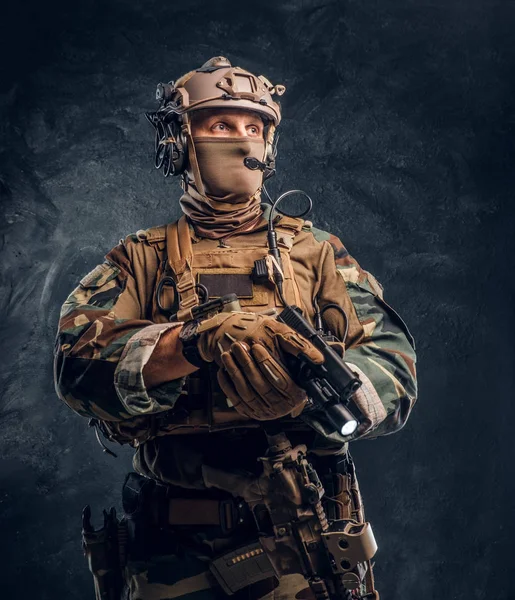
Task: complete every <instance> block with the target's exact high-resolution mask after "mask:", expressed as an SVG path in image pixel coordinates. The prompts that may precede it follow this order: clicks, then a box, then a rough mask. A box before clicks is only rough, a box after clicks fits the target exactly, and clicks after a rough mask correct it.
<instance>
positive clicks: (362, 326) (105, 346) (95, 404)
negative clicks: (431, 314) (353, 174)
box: [55, 220, 416, 448]
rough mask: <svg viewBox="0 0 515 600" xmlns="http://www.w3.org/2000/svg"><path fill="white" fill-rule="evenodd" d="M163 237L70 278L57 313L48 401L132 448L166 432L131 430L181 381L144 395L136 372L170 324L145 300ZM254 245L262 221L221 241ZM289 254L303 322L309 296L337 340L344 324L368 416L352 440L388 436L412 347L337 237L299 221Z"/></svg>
mask: <svg viewBox="0 0 515 600" xmlns="http://www.w3.org/2000/svg"><path fill="white" fill-rule="evenodd" d="M164 231H165V227H155V228H151V229H149V230H146V231H139V232H138V234H136V235H129V236H128V237H127V238H125V239H124V240H121V241H120V243H119V245H117V246H116V247H115V248H113V249H112V250H111V251H110V252H109V253H108V254H107V255H106V257H105V261H104V262H103V263H101V264H100V265H98V266H97V267H96V268H95V269H93V271H92V272H91V273H89V274H87V275H86V276H85V277H84V278H83V279H82V280H81V281H80V283H79V285H78V287H76V288H75V289H74V290H73V291H72V292H71V294H70V295H69V297H68V298H67V299H66V301H65V302H64V305H63V307H62V310H61V315H60V321H59V329H58V334H57V338H56V344H55V385H56V390H57V394H58V396H59V397H60V398H61V399H62V400H63V401H64V402H65V403H66V404H67V405H68V406H69V407H71V408H72V409H73V410H74V411H75V412H77V413H78V414H79V415H82V416H84V417H95V418H97V419H99V420H101V421H103V422H105V423H106V424H108V425H110V426H112V428H114V429H116V431H117V432H118V433H120V434H121V437H122V438H123V437H124V436H125V438H126V439H125V441H128V442H132V441H134V442H135V443H134V444H133V445H136V446H139V445H141V444H142V443H143V442H148V441H150V440H151V439H152V438H154V437H156V436H159V435H166V434H167V430H165V429H164V430H163V431H157V432H156V431H155V423H154V426H153V431H152V432H151V433H149V432H150V429H151V427H150V426H149V425H147V426H146V428H147V434H146V435H145V436H143V437H142V436H141V435H140V434H139V433H138V432H139V431H140V429H141V423H142V419H145V418H146V419H147V421H148V419H149V418H150V417H152V416H153V415H159V414H162V413H164V412H167V411H168V412H169V411H170V409H172V408H173V407H174V405H175V403H176V401H177V399H178V398H179V396H180V394H181V390H182V389H183V386H184V383H185V381H184V379H176V380H171V381H169V382H167V383H166V384H163V385H160V386H157V387H155V388H153V389H147V387H146V386H145V382H144V379H143V375H142V371H143V367H144V365H145V364H146V363H147V361H148V360H151V357H152V352H153V349H154V348H155V346H156V344H157V343H158V341H159V338H160V336H161V335H162V333H163V331H166V330H167V329H169V328H170V327H176V326H177V324H173V323H169V322H168V320H167V318H166V317H165V316H164V315H162V314H160V312H159V310H158V308H157V306H156V301H155V289H156V285H157V280H158V274H159V273H160V272H162V271H160V270H161V269H162V265H163V260H164V259H165V258H166V254H165V251H166V244H165V241H164V239H165V236H164ZM192 237H193V242H194V245H195V242H197V243H198V242H200V245H202V243H204V240H199V239H198V238H195V235H194V233H193V230H192ZM209 242H210V243H211V242H212V243H215V242H214V241H211V240H210V241H209ZM257 242H259V243H260V244H262V245H263V246H265V245H266V222H265V221H264V220H263V222H262V224H261V226H258V227H257V228H256V229H255V230H253V231H252V232H249V233H245V234H241V235H235V236H232V237H231V238H230V245H231V248H233V249H234V251H235V252H237V251H240V250H241V251H243V250H244V249H245V248H246V247H248V246H249V245H252V244H254V245H255V244H256V243H257ZM205 243H207V240H206V241H205ZM289 255H290V258H291V265H292V267H293V271H294V275H295V278H296V280H297V282H298V288H299V289H300V291H301V295H302V302H303V304H304V307H305V308H306V309H307V314H308V316H309V317H310V318H312V317H313V314H314V309H313V298H314V297H315V296H316V297H317V298H318V302H319V304H320V305H321V306H323V305H324V304H327V303H330V302H331V303H337V304H338V305H340V306H341V307H342V308H343V309H344V310H345V313H346V314H347V317H348V324H347V325H346V324H345V322H344V319H343V318H339V317H337V316H335V315H338V314H339V313H337V311H327V314H330V315H332V320H331V318H329V317H328V319H327V320H328V321H329V322H328V323H327V324H328V325H329V326H330V329H331V330H332V331H333V333H336V334H337V335H338V336H339V337H340V338H341V337H343V335H344V334H345V329H346V327H347V337H346V354H345V360H346V362H348V363H350V364H351V365H352V368H353V369H354V370H356V371H357V372H358V373H359V375H360V377H361V379H362V380H363V381H364V385H363V394H364V396H363V398H362V402H364V403H365V405H366V404H368V405H369V406H370V407H371V409H370V411H371V412H372V413H374V414H373V415H372V417H371V423H370V426H369V427H368V429H366V430H363V431H362V432H361V434H362V435H366V436H368V437H375V436H378V435H384V434H388V433H392V432H395V431H397V430H398V429H400V428H401V427H402V426H403V425H404V423H405V422H406V419H407V418H408V416H409V413H410V411H411V408H412V406H413V404H414V402H415V398H416V374H415V352H414V344H413V340H412V337H411V335H410V333H409V331H408V330H407V328H406V326H405V325H404V323H403V321H402V320H401V319H400V317H399V316H398V315H397V313H395V311H394V310H393V309H392V308H391V307H390V306H389V305H388V304H387V303H386V302H385V301H384V299H383V291H382V288H381V286H380V285H379V284H378V283H377V281H376V279H375V278H374V277H373V276H372V275H371V274H370V273H368V272H367V271H365V270H363V269H362V268H361V267H360V265H359V264H358V263H357V261H356V260H355V259H354V258H352V256H350V254H349V253H348V252H347V250H346V249H345V247H344V246H343V244H342V243H341V241H340V240H339V239H338V238H337V237H335V236H333V235H331V234H328V233H326V232H324V231H321V230H319V229H316V228H314V227H312V226H311V225H310V224H309V223H307V222H306V224H305V225H304V226H303V227H302V230H301V231H300V232H298V234H297V235H296V236H295V237H294V239H293V246H292V247H291V251H290V252H289ZM261 308H262V307H261ZM244 309H245V310H258V309H259V307H253V306H246V307H244ZM111 430H112V429H111ZM115 437H116V436H115ZM176 437H177V436H176ZM116 439H118V441H120V435H119V436H117V437H116ZM149 448H150V446H149Z"/></svg>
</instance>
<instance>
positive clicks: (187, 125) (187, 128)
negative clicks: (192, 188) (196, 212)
mask: <svg viewBox="0 0 515 600" xmlns="http://www.w3.org/2000/svg"><path fill="white" fill-rule="evenodd" d="M181 131H182V133H183V134H184V137H185V138H186V141H187V144H188V156H189V159H190V165H191V169H192V171H193V179H194V180H195V185H196V187H197V190H198V193H199V194H200V195H201V196H205V195H206V191H205V189H204V183H203V182H202V176H201V174H200V169H199V166H198V160H197V153H196V151H195V144H194V142H193V135H192V133H191V120H190V117H189V115H188V113H184V114H183V115H182V127H181ZM186 185H187V181H186Z"/></svg>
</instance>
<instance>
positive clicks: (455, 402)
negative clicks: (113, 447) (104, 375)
mask: <svg viewBox="0 0 515 600" xmlns="http://www.w3.org/2000/svg"><path fill="white" fill-rule="evenodd" d="M6 4H7V5H4V7H3V8H2V15H1V19H0V20H1V21H2V27H3V31H2V35H1V36H0V38H1V44H2V48H1V49H0V50H1V53H0V57H1V59H0V60H1V61H2V69H3V71H2V75H1V78H0V88H1V93H0V197H1V208H2V220H1V222H0V227H1V251H2V256H1V265H2V271H1V289H0V307H1V319H0V327H1V340H0V344H1V346H0V352H1V360H0V376H1V383H0V385H1V389H2V395H1V398H0V452H1V462H0V527H1V532H2V533H1V536H0V548H1V557H0V564H1V565H2V568H1V571H2V576H1V582H0V589H1V596H2V598H20V599H27V600H28V599H29V598H31V599H32V598H38V599H41V600H43V599H50V598H52V599H53V600H54V599H56V598H59V599H61V598H63V599H64V598H66V599H68V600H86V599H92V598H93V588H92V584H91V581H90V576H89V573H88V572H87V570H86V565H85V563H84V562H83V558H82V555H81V548H80V541H79V540H80V513H81V509H82V507H83V506H84V505H85V504H86V503H91V504H92V505H93V506H94V508H95V509H96V511H97V513H96V514H97V515H98V513H99V511H100V509H101V508H103V507H107V506H109V505H110V504H115V505H118V494H119V489H120V485H121V482H122V480H123V476H124V473H125V472H126V470H127V469H129V467H130V454H131V452H130V449H122V451H121V452H120V458H119V459H118V460H114V459H112V458H110V457H108V456H106V455H103V454H102V452H101V450H100V448H99V447H98V445H97V443H96V441H95V440H94V435H93V432H92V431H90V430H88V429H87V423H86V421H85V420H84V419H81V418H80V417H78V416H76V415H75V414H73V413H72V412H71V411H70V410H69V409H68V408H67V407H66V406H64V405H63V404H61V403H60V402H59V400H58V399H57V398H56V396H55V393H54V390H53V381H52V349H53V338H54V333H55V329H56V325H57V320H58V312H59V308H60V305H61V303H62V302H63V301H64V299H65V297H66V295H67V294H68V293H69V291H70V290H71V289H72V288H73V287H74V286H75V285H76V284H77V281H78V279H79V278H81V277H82V276H83V275H84V274H85V273H86V272H88V270H90V269H91V268H92V267H93V266H95V265H96V264H97V263H98V262H100V261H101V259H102V257H103V255H104V254H105V253H106V252H107V250H109V249H110V248H111V247H112V246H114V245H115V244H116V243H117V242H118V240H119V238H121V237H123V236H125V235H127V234H128V233H130V232H134V231H136V230H137V229H140V228H142V227H148V226H151V225H156V224H161V223H165V222H167V221H169V220H172V219H174V218H176V217H178V215H179V207H178V202H177V200H178V197H179V187H178V183H177V182H176V181H172V180H169V181H165V180H164V179H163V178H162V176H161V174H160V173H156V172H155V171H154V169H153V166H152V135H153V134H152V131H151V130H150V126H149V125H148V124H147V123H146V121H145V119H144V117H143V113H144V111H145V110H148V109H152V108H154V106H155V103H154V100H153V94H154V89H155V85H156V83H157V82H158V81H163V80H169V79H175V78H177V76H178V75H180V74H182V73H183V72H185V71H187V70H190V69H191V68H194V67H198V66H200V65H201V64H202V63H203V62H204V61H205V60H207V59H208V58H210V57H211V56H213V55H217V54H223V55H226V56H228V57H229V58H230V59H231V60H232V61H233V64H237V65H240V66H242V67H244V68H247V69H249V70H251V71H253V72H258V73H263V74H265V75H266V76H267V77H268V78H269V79H270V80H271V81H272V82H273V83H283V84H285V85H286V88H287V92H286V94H285V96H283V108H284V116H285V118H284V121H283V124H282V127H281V130H282V135H281V143H280V159H279V174H278V176H277V177H276V179H275V181H274V182H273V183H271V184H270V187H271V188H272V189H273V190H274V191H275V192H278V191H284V190H286V189H289V188H290V187H300V188H302V189H304V190H306V191H307V192H308V193H310V194H312V195H313V197H314V199H315V210H314V215H313V217H312V218H313V220H314V221H315V224H317V225H318V226H319V227H321V228H323V229H329V230H330V231H332V232H334V233H336V234H337V235H339V236H340V237H341V238H342V239H343V241H344V243H345V244H346V245H347V247H348V248H349V250H350V251H351V253H352V254H354V255H355V256H356V257H357V258H358V260H359V261H360V262H361V264H362V265H363V266H364V267H365V268H367V269H368V270H370V271H372V272H373V273H374V274H375V275H376V276H377V277H378V279H379V280H380V281H381V282H382V283H383V285H384V287H385V297H386V299H387V300H388V301H389V302H390V303H391V304H392V305H393V306H394V307H395V308H397V309H398V311H399V312H400V313H401V315H402V316H403V317H404V319H405V320H406V321H407V323H408V325H409V326H410V328H411V330H412V332H413V334H414V336H415V338H416V340H417V343H418V353H419V383H420V399H419V403H418V405H417V406H416V407H415V410H414V413H413V416H412V418H411V420H410V421H409V423H408V425H407V426H406V427H405V429H404V430H403V431H402V432H400V433H399V434H396V435H394V436H393V437H386V438H382V439H379V440H375V441H368V442H361V443H356V444H354V450H353V453H354V455H355V458H356V462H357V463H358V468H359V473H360V475H361V482H362V488H363V492H364V497H365V502H366V505H367V508H368V517H369V518H370V520H371V521H372V522H373V525H374V529H375V532H376V537H377V539H378V541H379V544H380V552H379V553H378V555H377V579H378V588H379V590H380V591H381V595H382V598H385V599H386V600H393V599H396V600H397V599H404V598H406V599H407V598H409V599H410V600H411V599H414V598H416V599H417V600H429V599H432V598H443V599H467V600H470V599H480V598H481V599H483V598H484V599H487V598H488V599H490V598H495V599H497V600H501V599H502V600H508V599H513V598H514V597H515V584H514V583H513V581H512V577H511V574H512V571H513V567H512V560H513V543H512V540H513V534H514V531H513V521H514V517H513V497H514V492H515V490H514V489H513V488H514V485H513V469H512V461H513V458H514V454H515V453H514V450H513V443H512V431H513V424H512V421H513V411H512V402H513V390H514V380H513V379H514V378H513V364H514V349H513V335H514V333H515V331H514V318H513V295H514V294H513V292H514V289H513V278H514V273H513V265H514V262H513V258H512V257H513V252H514V242H513V231H514V228H513V215H514V207H513V202H514V201H513V183H514V181H513V179H514V178H513V175H512V171H513V163H514V152H513V150H514V139H515V138H514V128H515V114H514V111H513V102H512V97H513V95H514V92H515V90H514V67H515V42H514V36H513V28H514V26H515V18H514V3H513V2H508V1H506V2H499V1H496V0H482V1H480V0H468V1H465V0H447V1H446V0H436V1H431V2H425V1H422V0H383V1H382V2H378V1H372V0H349V1H332V2H331V1H319V0H314V1H311V0H310V1H302V0H290V1H289V2H280V1H277V0H275V1H272V0H263V1H262V2H260V3H252V4H250V3H247V2H241V3H240V2H227V1H225V2H209V3H208V2H199V1H193V2H181V3H179V2H169V1H165V2H163V1H160V2H158V1H154V0H148V1H146V2H143V1H135V0H132V1H130V0H104V1H100V0H97V1H94V0H83V1H82V2H80V3H79V2H66V3H64V2H58V1H56V0H51V1H47V2H46V3H43V2H39V3H36V2H28V3H27V2H25V3H22V2H14V1H12V0H11V1H10V2H8V3H6Z"/></svg>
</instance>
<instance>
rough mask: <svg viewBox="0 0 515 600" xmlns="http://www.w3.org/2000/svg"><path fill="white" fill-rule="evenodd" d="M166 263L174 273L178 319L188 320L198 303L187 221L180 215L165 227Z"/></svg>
mask: <svg viewBox="0 0 515 600" xmlns="http://www.w3.org/2000/svg"><path fill="white" fill-rule="evenodd" d="M166 247H167V252H168V264H169V265H170V268H171V269H172V271H173V272H174V274H175V282H176V285H177V293H178V294H179V311H178V312H177V320H178V321H190V320H191V319H192V314H191V309H192V308H193V307H194V306H197V305H198V304H199V297H198V294H197V291H196V285H195V278H194V276H193V271H192V262H193V247H192V244H191V234H190V228H189V225H188V221H187V220H186V217H185V216H182V217H181V218H180V219H179V220H178V221H176V222H175V223H170V224H169V225H167V227H166Z"/></svg>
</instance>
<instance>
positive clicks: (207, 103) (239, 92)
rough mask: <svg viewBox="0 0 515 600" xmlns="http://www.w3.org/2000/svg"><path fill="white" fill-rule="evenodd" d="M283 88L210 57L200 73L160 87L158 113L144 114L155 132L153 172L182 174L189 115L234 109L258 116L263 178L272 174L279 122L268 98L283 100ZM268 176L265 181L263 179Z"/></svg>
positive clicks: (276, 106) (220, 58)
mask: <svg viewBox="0 0 515 600" xmlns="http://www.w3.org/2000/svg"><path fill="white" fill-rule="evenodd" d="M285 90H286V88H285V87H284V85H272V83H270V81H269V80H268V79H267V78H266V77H264V76H263V75H260V76H259V77H257V76H256V75H253V74H252V73H250V72H249V71H246V70H245V69H242V68H240V67H233V66H232V65H231V63H230V62H229V60H228V59H227V58H225V57H224V56H215V57H213V58H211V59H209V60H208V61H207V62H206V63H204V64H203V65H202V66H201V67H200V68H199V69H196V70H194V71H190V72H189V73H186V74H185V75H183V76H182V77H180V78H179V79H178V80H177V81H175V82H174V81H171V82H169V83H159V84H158V85H157V90H156V100H158V101H159V104H160V106H159V108H158V109H157V111H155V112H149V113H146V117H147V119H148V120H149V121H150V122H151V123H152V125H153V126H154V127H155V128H156V141H155V151H156V157H155V166H156V168H157V169H159V168H161V167H164V169H163V170H164V175H165V176H168V175H169V174H172V175H181V174H183V173H184V170H185V168H186V163H187V157H188V149H191V148H192V146H193V140H192V135H191V126H190V118H189V116H190V113H191V112H193V111H196V110H201V109H203V108H224V109H225V108H235V109H236V108H239V109H244V110H252V111H254V112H257V113H258V114H259V115H261V116H262V117H263V118H264V121H265V125H266V128H265V141H266V146H267V150H266V156H267V160H266V163H267V168H268V172H269V173H272V172H273V171H274V166H275V165H274V158H275V147H274V145H273V139H274V133H275V128H276V127H277V125H279V123H280V121H281V108H280V105H279V103H278V102H276V101H275V100H274V99H273V98H272V96H275V95H277V96H282V94H284V92H285ZM267 176H270V175H267Z"/></svg>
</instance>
